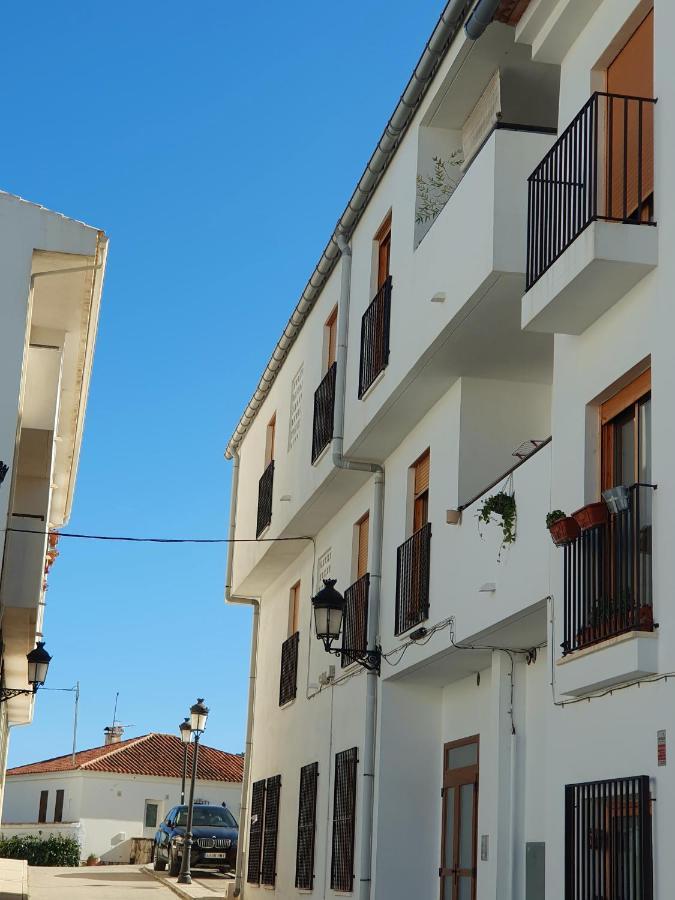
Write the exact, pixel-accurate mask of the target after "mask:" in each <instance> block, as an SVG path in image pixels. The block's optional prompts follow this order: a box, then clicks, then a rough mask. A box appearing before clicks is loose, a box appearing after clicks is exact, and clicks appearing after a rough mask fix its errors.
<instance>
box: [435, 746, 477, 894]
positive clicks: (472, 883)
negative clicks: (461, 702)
mask: <svg viewBox="0 0 675 900" xmlns="http://www.w3.org/2000/svg"><path fill="white" fill-rule="evenodd" d="M478 743H479V738H478V736H477V735H474V736H473V737H469V738H464V739H463V740H461V741H452V742H451V743H449V744H446V745H445V747H444V748H443V821H442V828H441V865H440V868H439V870H438V874H439V877H440V881H441V900H475V898H476V856H477V842H478Z"/></svg>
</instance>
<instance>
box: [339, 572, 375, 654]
mask: <svg viewBox="0 0 675 900" xmlns="http://www.w3.org/2000/svg"><path fill="white" fill-rule="evenodd" d="M369 592H370V575H369V574H368V573H367V572H366V574H365V575H362V576H361V578H359V579H358V581H355V582H354V584H352V585H351V586H350V587H348V588H347V590H346V591H345V614H344V622H343V625H342V646H343V647H347V648H348V649H349V650H363V653H364V655H365V652H366V650H367V649H368V595H369ZM341 661H342V668H343V669H344V668H345V666H348V665H349V664H350V663H352V662H354V656H353V655H350V656H345V655H344V654H343V655H342V657H341Z"/></svg>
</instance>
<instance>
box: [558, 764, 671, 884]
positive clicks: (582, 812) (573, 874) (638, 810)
mask: <svg viewBox="0 0 675 900" xmlns="http://www.w3.org/2000/svg"><path fill="white" fill-rule="evenodd" d="M650 802H651V801H650V796H649V777H648V776H647V775H640V776H637V777H633V778H617V779H613V780H611V781H591V782H587V783H585V784H568V785H567V786H566V787H565V900H600V898H601V900H653V897H654V885H653V872H652V822H651V806H650Z"/></svg>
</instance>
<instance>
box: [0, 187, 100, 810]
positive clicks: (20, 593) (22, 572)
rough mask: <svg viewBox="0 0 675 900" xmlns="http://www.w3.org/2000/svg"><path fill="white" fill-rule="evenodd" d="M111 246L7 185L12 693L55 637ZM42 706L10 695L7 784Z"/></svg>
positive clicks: (7, 657) (2, 500)
mask: <svg viewBox="0 0 675 900" xmlns="http://www.w3.org/2000/svg"><path fill="white" fill-rule="evenodd" d="M107 251H108V239H107V237H106V236H105V234H104V233H103V232H102V231H100V230H98V229H96V228H92V227H90V226H88V225H85V224H83V223H82V222H77V221H75V220H73V219H68V218H66V217H65V216H62V215H59V214H57V213H54V212H51V211H50V210H47V209H45V208H44V207H41V206H38V205H37V204H34V203H29V202H27V201H25V200H22V199H21V198H19V197H15V196H13V195H11V194H6V193H2V192H0V260H1V263H0V288H1V291H2V293H1V296H0V316H1V318H2V324H1V326H0V522H1V523H2V525H3V534H2V540H0V572H1V574H0V610H1V615H2V619H1V625H0V627H1V629H2V688H3V690H7V691H10V692H12V691H14V690H21V689H23V690H26V691H27V689H28V688H29V684H28V681H27V677H28V667H27V662H26V654H27V653H28V652H29V651H31V650H32V649H33V648H34V647H35V645H36V642H37V641H40V640H44V636H43V619H44V610H45V604H46V588H47V573H48V570H49V567H50V566H51V564H52V563H53V561H54V560H55V558H56V557H57V556H58V551H57V549H56V541H57V539H58V536H57V535H56V534H49V533H50V532H55V531H56V530H58V529H59V528H60V527H62V526H63V525H64V524H65V523H66V522H67V521H68V518H69V516H70V512H71V508H72V502H73V493H74V488H75V481H76V476H77V464H78V458H79V453H80V445H81V441H82V433H83V428H84V417H85V410H86V405H87V393H88V388H89V381H90V376H91V368H92V362H93V356H94V346H95V342H96V331H97V325H98V315H99V307H100V302H101V292H102V288H103V276H104V271H105V265H106V258H107ZM47 649H49V648H47ZM53 651H54V648H52V653H53ZM57 652H58V651H57ZM34 704H35V696H34V695H33V694H31V693H28V692H26V693H24V694H17V695H12V696H10V697H9V698H8V699H7V698H6V697H5V696H4V694H3V702H2V703H0V773H1V774H2V785H4V772H5V766H6V759H7V747H8V736H9V728H10V727H11V726H13V725H26V724H28V723H30V721H31V720H32V717H33V709H34ZM2 785H0V788H1V787H2ZM0 794H1V790H0ZM0 800H1V796H0Z"/></svg>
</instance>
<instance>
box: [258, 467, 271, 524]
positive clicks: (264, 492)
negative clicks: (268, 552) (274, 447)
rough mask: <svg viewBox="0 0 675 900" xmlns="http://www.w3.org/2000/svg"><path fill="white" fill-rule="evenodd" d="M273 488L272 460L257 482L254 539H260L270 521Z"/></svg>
mask: <svg viewBox="0 0 675 900" xmlns="http://www.w3.org/2000/svg"><path fill="white" fill-rule="evenodd" d="M273 487H274V460H272V462H271V463H270V464H269V465H268V466H267V468H266V469H265V471H264V472H263V473H262V475H261V476H260V481H259V482H258V521H257V526H256V533H255V536H256V537H260V535H261V534H262V533H263V531H264V530H265V529H266V528H267V526H268V525H269V524H270V522H271V521H272V489H273Z"/></svg>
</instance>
